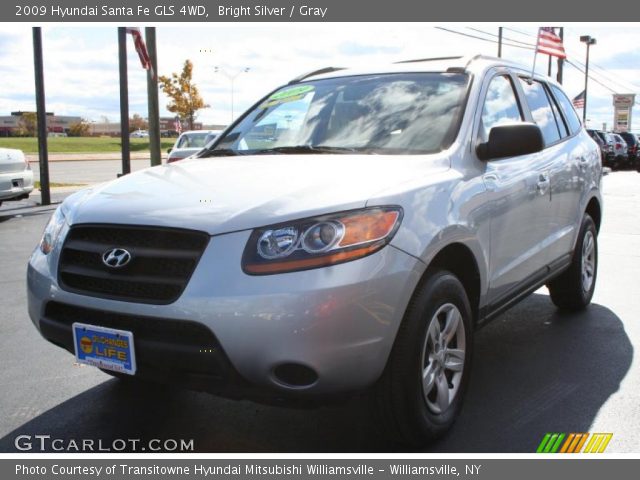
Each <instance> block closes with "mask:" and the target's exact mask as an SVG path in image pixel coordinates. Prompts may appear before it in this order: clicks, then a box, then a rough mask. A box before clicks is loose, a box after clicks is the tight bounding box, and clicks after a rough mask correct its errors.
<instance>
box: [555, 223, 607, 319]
mask: <svg viewBox="0 0 640 480" xmlns="http://www.w3.org/2000/svg"><path fill="white" fill-rule="evenodd" d="M583 275H584V278H583ZM597 276H598V232H597V230H596V225H595V223H594V222H593V219H592V218H591V217H590V216H589V214H585V215H584V218H583V219H582V225H581V227H580V233H579V236H578V242H577V243H576V248H575V250H574V252H573V259H572V260H571V265H570V267H569V268H568V269H567V270H566V271H565V272H563V273H562V274H561V275H560V276H558V277H556V278H554V279H553V280H551V281H550V282H549V283H548V284H547V288H548V289H549V293H550V294H551V301H552V302H553V303H554V304H555V305H556V306H557V307H558V308H559V309H560V310H566V311H573V312H575V311H580V310H584V309H585V308H587V305H589V303H591V298H592V297H593V292H594V290H595V288H596V278H597Z"/></svg>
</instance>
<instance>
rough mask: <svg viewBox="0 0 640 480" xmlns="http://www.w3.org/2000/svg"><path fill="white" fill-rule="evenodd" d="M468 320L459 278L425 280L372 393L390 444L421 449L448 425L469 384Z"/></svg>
mask: <svg viewBox="0 0 640 480" xmlns="http://www.w3.org/2000/svg"><path fill="white" fill-rule="evenodd" d="M472 346H473V345H472V315H471V307H470V305H469V300H468V298H467V294H466V292H465V289H464V287H463V286H462V284H461V283H460V281H459V280H458V278H457V277H456V276H455V275H453V274H452V273H451V272H448V271H446V270H438V271H435V272H433V273H432V274H430V275H429V277H428V278H427V280H426V282H424V284H423V285H422V286H421V287H419V290H418V291H417V292H416V294H415V295H414V298H413V299H412V301H411V303H410V305H409V308H408V309H407V313H406V314H405V318H404V320H403V322H402V325H401V326H400V329H399V331H398V335H397V337H396V341H395V344H394V347H393V350H392V352H391V357H390V358H389V362H388V364H387V367H386V369H385V372H384V373H383V375H382V378H381V379H380V380H379V382H378V384H377V385H376V388H375V391H374V398H373V405H374V407H375V413H376V416H377V418H378V419H379V420H380V423H381V425H382V427H383V429H384V431H385V433H386V434H387V435H389V436H391V437H392V438H393V439H394V440H397V441H400V442H401V443H403V444H409V445H413V446H420V445H424V444H425V443H426V442H429V441H432V440H434V439H436V438H438V437H440V436H441V435H443V434H444V433H445V432H446V431H447V430H448V429H449V428H450V427H451V425H453V423H454V421H455V419H456V417H457V416H458V413H459V412H460V408H461V407H462V399H463V396H464V393H465V390H466V387H467V384H468V381H469V371H470V366H471V352H472Z"/></svg>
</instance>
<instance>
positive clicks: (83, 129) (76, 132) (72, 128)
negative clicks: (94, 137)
mask: <svg viewBox="0 0 640 480" xmlns="http://www.w3.org/2000/svg"><path fill="white" fill-rule="evenodd" d="M90 130H91V125H89V122H87V121H86V120H85V119H82V120H80V121H79V122H74V123H72V124H71V125H69V131H68V133H67V134H68V135H69V136H70V137H88V136H89V131H90Z"/></svg>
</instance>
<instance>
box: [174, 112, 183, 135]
mask: <svg viewBox="0 0 640 480" xmlns="http://www.w3.org/2000/svg"><path fill="white" fill-rule="evenodd" d="M173 126H174V127H175V129H176V132H178V135H180V134H181V133H182V122H181V121H180V117H178V116H176V119H175V120H174V121H173Z"/></svg>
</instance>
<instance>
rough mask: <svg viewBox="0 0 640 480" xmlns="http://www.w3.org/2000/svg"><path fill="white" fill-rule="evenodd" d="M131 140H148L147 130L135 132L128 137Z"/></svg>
mask: <svg viewBox="0 0 640 480" xmlns="http://www.w3.org/2000/svg"><path fill="white" fill-rule="evenodd" d="M129 137H131V138H149V132H148V131H147V130H136V131H134V132H131V135H129Z"/></svg>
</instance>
